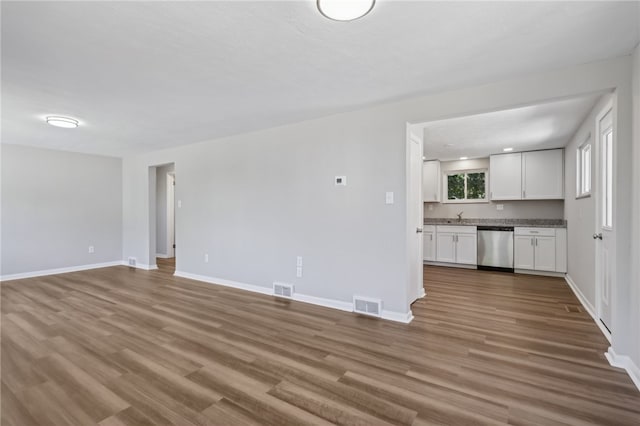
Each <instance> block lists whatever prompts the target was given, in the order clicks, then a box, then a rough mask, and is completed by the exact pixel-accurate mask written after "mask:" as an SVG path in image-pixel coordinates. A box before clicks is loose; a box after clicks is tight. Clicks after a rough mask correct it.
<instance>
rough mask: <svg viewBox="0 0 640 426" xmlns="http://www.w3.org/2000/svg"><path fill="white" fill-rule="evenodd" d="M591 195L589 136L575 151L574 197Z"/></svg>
mask: <svg viewBox="0 0 640 426" xmlns="http://www.w3.org/2000/svg"><path fill="white" fill-rule="evenodd" d="M589 195H591V136H589V137H588V138H587V140H586V141H585V142H584V143H583V144H582V145H580V146H579V147H578V150H577V152H576V197H577V198H582V197H588V196H589Z"/></svg>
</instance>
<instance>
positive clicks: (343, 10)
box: [317, 0, 376, 21]
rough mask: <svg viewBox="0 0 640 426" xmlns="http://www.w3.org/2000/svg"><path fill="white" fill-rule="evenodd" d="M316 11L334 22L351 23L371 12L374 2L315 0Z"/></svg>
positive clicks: (366, 0)
mask: <svg viewBox="0 0 640 426" xmlns="http://www.w3.org/2000/svg"><path fill="white" fill-rule="evenodd" d="M317 4H318V10H319V11H320V13H322V14H323V15H324V16H325V17H327V18H329V19H333V20H334V21H353V20H356V19H359V18H362V17H363V16H364V15H366V14H367V13H369V12H371V9H373V6H374V5H375V4H376V0H317Z"/></svg>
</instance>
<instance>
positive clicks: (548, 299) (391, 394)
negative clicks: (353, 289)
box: [1, 261, 640, 426]
mask: <svg viewBox="0 0 640 426" xmlns="http://www.w3.org/2000/svg"><path fill="white" fill-rule="evenodd" d="M171 268H172V265H170V264H169V262H164V261H160V269H159V270H157V271H142V270H133V269H129V268H128V267H124V266H122V267H120V266H118V267H112V268H104V269H97V270H92V271H84V272H76V273H70V274H64V275H56V276H48V277H39V278H32V279H25V280H19V281H9V282H4V283H2V284H1V289H2V342H1V343H2V383H1V385H2V416H1V418H2V424H3V425H20V426H25V425H57V426H58V425H66V424H80V425H90V424H100V425H102V426H122V425H154V424H174V425H178V426H183V425H206V424H217V425H233V424H249V425H256V424H273V425H289V424H291V425H293V424H331V423H334V424H348V425H357V424H359V425H373V424H396V425H410V424H414V425H423V424H452V425H460V424H504V423H509V424H514V425H515V424H517V425H525V424H541V425H557V424H572V425H573V424H611V425H625V424H626V425H638V424H640V393H639V392H638V391H637V390H636V389H635V387H634V386H633V384H632V382H631V380H630V379H629V377H628V376H627V375H626V374H625V373H624V372H623V371H622V370H619V369H615V368H612V367H610V366H609V365H608V364H607V362H606V360H605V358H604V356H603V353H604V352H605V350H606V349H607V347H608V343H607V341H606V340H605V339H604V337H603V336H602V335H601V334H600V331H599V330H598V329H597V327H596V325H595V324H594V323H593V321H592V320H591V319H590V317H589V316H588V314H586V313H584V312H581V310H580V309H579V303H578V301H577V299H576V298H575V297H574V296H573V294H572V293H571V290H570V289H569V288H568V287H567V285H566V284H565V283H564V282H563V281H562V280H561V279H557V278H544V277H534V276H523V275H513V274H501V273H492V272H480V271H470V270H457V269H456V270H454V269H446V268H436V267H427V268H426V269H425V287H426V291H427V297H426V298H424V299H421V300H419V301H417V302H416V303H415V304H414V305H413V312H414V314H415V319H414V320H413V322H412V323H411V324H410V325H403V324H398V323H392V322H388V321H382V320H376V319H372V318H366V317H362V316H358V315H354V314H350V313H345V312H340V311H335V310H331V309H325V308H321V307H317V306H313V305H308V304H304V303H301V302H289V301H286V300H279V299H276V298H273V297H269V296H264V295H259V294H254V293H248V292H243V291H239V290H233V289H229V288H225V287H219V286H214V285H210V284H205V283H199V282H195V281H190V280H186V279H181V278H175V277H173V276H171V275H170V271H171Z"/></svg>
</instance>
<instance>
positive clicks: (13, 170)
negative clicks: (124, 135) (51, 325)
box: [0, 144, 122, 278]
mask: <svg viewBox="0 0 640 426" xmlns="http://www.w3.org/2000/svg"><path fill="white" fill-rule="evenodd" d="M0 149H1V153H2V273H1V274H2V276H3V277H5V278H6V276H8V275H13V274H23V273H29V272H37V271H43V270H49V269H57V268H67V267H75V266H82V265H89V264H97V263H104V262H113V261H121V260H122V160H121V159H119V158H112V157H103V156H97V155H87V154H77V153H70V152H63V151H53V150H47V149H40V148H31V147H23V146H17V145H7V144H3V145H2V146H1V148H0ZM90 245H92V246H94V248H95V252H94V253H92V254H90V253H89V252H88V248H89V246H90Z"/></svg>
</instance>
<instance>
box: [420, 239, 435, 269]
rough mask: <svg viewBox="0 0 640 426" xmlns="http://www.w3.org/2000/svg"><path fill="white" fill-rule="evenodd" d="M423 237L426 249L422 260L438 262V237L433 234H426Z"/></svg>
mask: <svg viewBox="0 0 640 426" xmlns="http://www.w3.org/2000/svg"><path fill="white" fill-rule="evenodd" d="M422 235H423V238H424V239H423V244H424V249H423V251H422V258H423V259H424V260H428V261H431V262H435V260H436V236H435V234H434V233H433V232H425V233H424V234H422Z"/></svg>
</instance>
